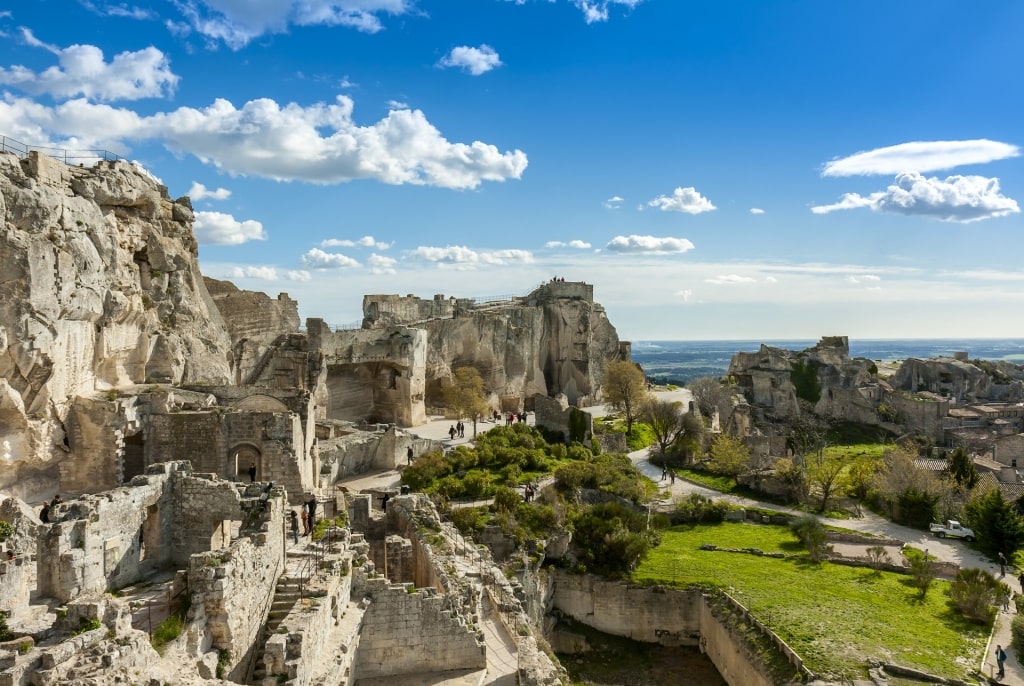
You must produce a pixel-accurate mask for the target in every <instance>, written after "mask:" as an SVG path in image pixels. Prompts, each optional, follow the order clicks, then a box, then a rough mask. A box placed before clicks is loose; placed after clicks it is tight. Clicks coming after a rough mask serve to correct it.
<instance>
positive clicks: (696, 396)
mask: <svg viewBox="0 0 1024 686" xmlns="http://www.w3.org/2000/svg"><path fill="white" fill-rule="evenodd" d="M686 388H687V389H689V391H690V393H692V394H693V402H694V403H695V404H696V405H697V409H698V410H700V413H701V414H702V415H704V416H705V417H711V416H713V415H714V414H715V410H716V409H717V408H718V407H719V406H720V405H721V404H722V402H723V401H724V400H725V399H726V398H727V397H728V395H729V390H728V388H726V387H725V386H723V385H722V382H720V381H719V380H718V379H716V378H714V377H711V376H702V377H700V378H697V379H694V380H693V381H691V382H690V383H688V384H686Z"/></svg>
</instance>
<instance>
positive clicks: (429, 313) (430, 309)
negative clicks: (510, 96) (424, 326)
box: [363, 294, 472, 328]
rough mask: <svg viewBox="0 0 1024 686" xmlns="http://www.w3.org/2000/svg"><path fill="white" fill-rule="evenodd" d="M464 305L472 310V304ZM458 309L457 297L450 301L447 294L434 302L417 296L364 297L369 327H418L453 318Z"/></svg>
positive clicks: (463, 303) (469, 302)
mask: <svg viewBox="0 0 1024 686" xmlns="http://www.w3.org/2000/svg"><path fill="white" fill-rule="evenodd" d="M462 305H463V307H469V306H471V305H472V301H463V302H462ZM458 307H459V301H458V300H457V299H456V298H455V297H448V298H446V297H445V296H444V295H443V294H439V295H435V296H434V297H433V299H431V300H425V299H423V298H417V297H416V296H415V295H405V296H402V295H385V294H375V295H364V296H363V323H364V325H365V326H367V327H368V328H369V327H376V326H388V325H395V324H404V325H409V324H415V323H417V322H422V321H423V320H425V319H434V318H438V317H440V318H447V317H452V316H454V314H455V311H456V309H457V308H458Z"/></svg>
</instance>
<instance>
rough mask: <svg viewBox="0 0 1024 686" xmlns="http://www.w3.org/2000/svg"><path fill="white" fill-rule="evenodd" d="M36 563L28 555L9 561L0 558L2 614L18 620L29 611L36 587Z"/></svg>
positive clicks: (0, 606)
mask: <svg viewBox="0 0 1024 686" xmlns="http://www.w3.org/2000/svg"><path fill="white" fill-rule="evenodd" d="M33 567H35V563H34V562H33V561H32V560H31V558H30V557H28V556H27V555H21V556H19V557H16V558H14V559H13V560H8V559H7V557H6V556H4V557H3V558H0V612H2V613H4V614H6V615H7V616H8V617H11V618H13V619H17V618H18V617H19V616H21V615H22V614H24V613H25V611H26V610H28V602H29V596H30V594H31V591H32V589H33V588H34V587H35V576H36V575H35V573H34V571H33V569H32V568H33Z"/></svg>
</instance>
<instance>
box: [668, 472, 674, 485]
mask: <svg viewBox="0 0 1024 686" xmlns="http://www.w3.org/2000/svg"><path fill="white" fill-rule="evenodd" d="M668 478H669V482H670V483H671V484H672V485H673V486H675V485H676V473H675V472H673V471H672V470H671V469H670V470H668Z"/></svg>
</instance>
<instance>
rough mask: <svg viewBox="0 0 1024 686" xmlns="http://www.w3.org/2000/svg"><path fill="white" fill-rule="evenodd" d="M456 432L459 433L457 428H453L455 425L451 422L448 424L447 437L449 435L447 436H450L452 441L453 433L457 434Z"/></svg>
mask: <svg viewBox="0 0 1024 686" xmlns="http://www.w3.org/2000/svg"><path fill="white" fill-rule="evenodd" d="M457 433H459V432H458V430H457V429H456V428H455V425H454V424H452V425H451V426H449V427H448V437H449V438H450V439H451V440H453V441H454V440H455V434H457Z"/></svg>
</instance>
